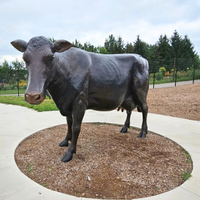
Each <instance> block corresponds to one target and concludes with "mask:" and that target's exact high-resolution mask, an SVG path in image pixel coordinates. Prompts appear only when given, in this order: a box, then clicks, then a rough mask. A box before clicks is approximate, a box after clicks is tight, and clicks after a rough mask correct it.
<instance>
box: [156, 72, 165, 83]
mask: <svg viewBox="0 0 200 200" xmlns="http://www.w3.org/2000/svg"><path fill="white" fill-rule="evenodd" d="M162 78H163V73H162V72H157V73H156V80H157V81H160V80H161V79H162Z"/></svg>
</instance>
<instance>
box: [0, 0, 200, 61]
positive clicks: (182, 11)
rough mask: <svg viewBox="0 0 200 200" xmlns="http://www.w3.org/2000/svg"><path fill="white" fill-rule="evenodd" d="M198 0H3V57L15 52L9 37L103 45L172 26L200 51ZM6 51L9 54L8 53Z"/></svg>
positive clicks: (152, 35) (151, 36)
mask: <svg viewBox="0 0 200 200" xmlns="http://www.w3.org/2000/svg"><path fill="white" fill-rule="evenodd" d="M199 10H200V3H199V0H198V1H196V0H191V1H188V0H173V1H166V0H151V1H149V0H140V1H133V0H109V1H107V0H101V1H93V0H82V1H78V0H73V1H71V0H48V1H47V0H42V1H40V0H34V1H29V0H20V1H19V0H6V1H0V33H1V38H0V59H1V61H2V59H4V58H8V59H11V58H12V56H13V57H15V55H17V54H16V53H17V50H16V49H14V48H13V47H12V46H11V45H10V41H12V40H15V39H24V40H26V41H28V40H29V39H31V38H32V37H33V36H38V35H44V36H46V37H54V38H55V39H66V40H68V41H70V42H72V41H74V40H75V39H78V40H79V41H80V42H81V43H84V42H90V43H92V44H94V45H95V46H98V45H104V41H105V38H108V36H109V35H110V34H114V36H115V37H118V36H121V37H122V38H123V40H124V41H125V42H133V41H135V40H136V38H137V35H140V38H141V39H142V40H143V41H145V42H147V43H150V44H154V43H155V42H156V41H158V38H159V36H160V35H161V34H162V35H164V34H166V35H167V36H168V37H171V35H172V34H173V32H174V30H177V31H178V33H179V34H180V35H182V36H184V35H188V37H189V38H190V40H191V41H192V42H193V43H194V45H195V48H196V50H197V51H198V52H199V53H200V38H199V30H200V12H199ZM8 55H10V56H11V57H10V58H9V57H8Z"/></svg>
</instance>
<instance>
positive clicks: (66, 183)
mask: <svg viewBox="0 0 200 200" xmlns="http://www.w3.org/2000/svg"><path fill="white" fill-rule="evenodd" d="M116 112H117V111H116ZM120 128H121V127H119V126H116V125H108V124H83V125H82V131H81V133H80V136H79V140H78V144H77V154H76V155H74V158H73V160H72V161H70V162H68V163H63V162H61V160H60V159H61V158H62V156H63V155H64V153H65V152H66V151H67V147H59V146H58V144H59V142H61V141H62V139H64V137H65V134H66V129H67V128H66V125H60V126H57V127H53V128H49V129H45V130H42V131H39V132H37V133H35V134H33V135H31V136H30V137H28V138H27V139H25V140H24V141H23V142H22V143H21V144H20V145H19V147H18V148H17V150H16V152H15V159H16V163H17V165H18V167H19V168H20V170H21V171H22V172H23V173H24V174H26V175H27V176H28V177H30V178H31V179H32V180H34V181H35V182H37V183H39V184H41V185H42V186H44V187H47V188H49V189H51V190H55V191H59V192H62V193H66V194H70V195H74V196H78V197H90V198H103V199H133V198H142V197H148V196H152V195H157V194H160V193H163V192H167V191H169V190H171V189H173V188H175V187H177V186H179V185H180V184H182V183H183V182H184V180H183V177H182V176H183V174H184V173H190V172H191V171H192V162H191V160H190V157H188V154H187V153H186V152H185V151H184V150H183V149H182V148H181V147H180V146H179V145H177V144H176V143H175V142H173V141H171V140H169V139H167V138H165V137H162V136H160V135H157V134H154V133H150V132H149V133H148V135H147V138H138V137H137V136H138V134H139V130H137V129H133V128H131V129H129V131H128V133H126V134H122V133H119V131H120Z"/></svg>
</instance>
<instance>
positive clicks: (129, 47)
mask: <svg viewBox="0 0 200 200" xmlns="http://www.w3.org/2000/svg"><path fill="white" fill-rule="evenodd" d="M125 52H126V53H134V46H133V44H132V43H127V44H126V47H125Z"/></svg>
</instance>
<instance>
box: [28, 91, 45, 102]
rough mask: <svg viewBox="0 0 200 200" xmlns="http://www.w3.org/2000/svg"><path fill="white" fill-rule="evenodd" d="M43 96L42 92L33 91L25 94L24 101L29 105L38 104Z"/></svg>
mask: <svg viewBox="0 0 200 200" xmlns="http://www.w3.org/2000/svg"><path fill="white" fill-rule="evenodd" d="M44 99H45V97H44V95H42V94H39V93H35V94H29V93H26V94H25V101H26V102H27V103H29V104H31V105H38V104H41V103H42V102H43V101H44Z"/></svg>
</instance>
